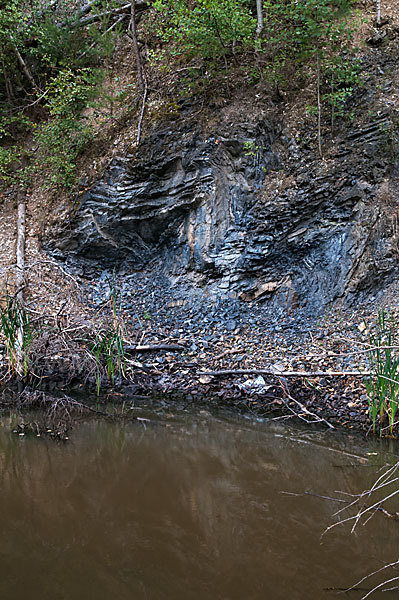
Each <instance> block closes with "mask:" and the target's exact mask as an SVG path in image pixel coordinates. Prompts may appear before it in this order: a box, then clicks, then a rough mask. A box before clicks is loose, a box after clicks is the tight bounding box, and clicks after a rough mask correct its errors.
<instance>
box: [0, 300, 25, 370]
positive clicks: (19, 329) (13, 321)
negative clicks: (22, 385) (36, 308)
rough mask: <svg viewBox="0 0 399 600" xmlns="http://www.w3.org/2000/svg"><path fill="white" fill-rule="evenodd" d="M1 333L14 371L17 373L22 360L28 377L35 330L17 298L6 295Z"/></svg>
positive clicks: (1, 312) (0, 320)
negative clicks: (19, 362)
mask: <svg viewBox="0 0 399 600" xmlns="http://www.w3.org/2000/svg"><path fill="white" fill-rule="evenodd" d="M0 331H1V333H2V334H3V337H4V342H5V347H6V353H7V356H8V360H9V362H10V366H11V369H12V371H17V368H18V360H19V359H22V367H23V375H25V376H26V375H27V373H28V370H29V348H30V346H31V343H32V340H33V330H32V327H31V323H30V319H29V315H28V313H27V312H26V310H25V309H24V308H23V307H21V305H20V303H19V302H18V300H17V299H16V298H15V297H12V296H9V295H6V297H5V299H4V304H3V306H1V307H0ZM20 333H22V335H20Z"/></svg>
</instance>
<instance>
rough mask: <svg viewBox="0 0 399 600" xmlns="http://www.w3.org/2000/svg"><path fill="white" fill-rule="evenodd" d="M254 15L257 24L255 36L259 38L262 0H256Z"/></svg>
mask: <svg viewBox="0 0 399 600" xmlns="http://www.w3.org/2000/svg"><path fill="white" fill-rule="evenodd" d="M256 15H257V19H258V24H257V26H256V37H257V38H259V37H260V35H261V33H262V31H263V6H262V0H256Z"/></svg>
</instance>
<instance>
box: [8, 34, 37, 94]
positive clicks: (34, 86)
mask: <svg viewBox="0 0 399 600" xmlns="http://www.w3.org/2000/svg"><path fill="white" fill-rule="evenodd" d="M13 48H14V52H15V54H16V56H17V58H18V62H19V64H20V65H21V67H22V70H23V72H24V73H25V75H26V77H27V78H28V79H29V81H30V83H31V85H32V87H33V89H34V90H36V91H37V92H40V88H39V86H38V85H37V83H36V81H35V80H34V78H33V75H32V73H31V72H30V70H29V67H28V65H27V64H26V62H25V61H24V59H23V58H22V54H21V53H20V51H19V50H18V48H17V47H16V46H15V45H14V46H13Z"/></svg>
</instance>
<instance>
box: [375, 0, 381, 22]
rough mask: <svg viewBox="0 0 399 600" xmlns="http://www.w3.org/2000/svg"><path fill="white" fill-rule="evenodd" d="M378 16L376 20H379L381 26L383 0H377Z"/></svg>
mask: <svg viewBox="0 0 399 600" xmlns="http://www.w3.org/2000/svg"><path fill="white" fill-rule="evenodd" d="M376 8H377V18H376V22H377V27H379V26H380V25H381V0H377V6H376Z"/></svg>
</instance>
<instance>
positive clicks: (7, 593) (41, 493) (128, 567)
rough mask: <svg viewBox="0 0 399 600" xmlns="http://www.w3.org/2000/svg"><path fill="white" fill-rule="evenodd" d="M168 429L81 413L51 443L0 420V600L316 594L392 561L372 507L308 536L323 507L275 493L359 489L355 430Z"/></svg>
mask: <svg viewBox="0 0 399 600" xmlns="http://www.w3.org/2000/svg"><path fill="white" fill-rule="evenodd" d="M169 425H170V426H169V427H155V428H152V427H149V428H147V429H144V428H143V427H141V426H136V425H130V426H126V427H120V426H117V425H115V424H114V425H112V424H109V423H104V422H103V423H95V422H92V423H89V424H85V425H82V426H81V427H79V428H78V429H77V430H75V431H74V433H73V436H72V440H71V442H70V443H69V444H68V445H57V444H55V443H51V442H46V441H44V440H38V439H36V438H31V439H29V438H27V437H25V438H19V437H18V436H13V435H11V434H10V433H9V428H8V425H7V424H6V423H4V422H3V424H2V429H1V430H0V482H1V495H0V515H1V517H0V532H1V536H0V575H1V576H0V597H1V598H7V599H15V600H20V599H22V598H23V597H25V596H26V595H27V594H28V595H29V597H30V598H31V599H33V600H36V599H39V598H40V599H41V600H45V599H47V598H48V599H50V598H51V599H52V600H54V599H55V600H58V599H64V598H65V599H67V600H75V599H76V600H82V599H89V598H96V599H97V600H101V599H104V600H111V599H112V600H114V599H118V600H124V599H128V598H129V599H138V600H140V599H151V600H162V599H168V600H172V599H173V600H180V599H181V600H183V599H184V600H190V599H193V600H194V599H195V600H197V599H198V600H199V599H201V600H208V599H212V600H213V599H226V600H235V599H237V600H238V599H239V600H243V599H253V600H258V599H263V598H273V599H286V598H290V599H293V598H298V599H308V598H324V597H326V598H327V597H330V596H331V593H330V592H328V591H325V588H328V587H342V586H347V585H350V584H351V583H353V582H355V581H356V580H357V579H358V578H360V577H361V576H362V575H364V574H365V573H367V572H368V571H369V570H373V569H375V568H376V566H379V565H381V564H382V562H381V561H383V560H387V561H389V560H392V559H393V558H396V554H397V532H396V531H395V528H393V527H392V524H391V523H390V522H388V521H387V520H385V519H384V518H382V517H380V515H377V516H376V517H375V518H374V519H373V520H372V521H371V523H370V524H369V526H368V527H367V530H366V529H360V530H359V534H358V535H357V536H356V537H355V536H350V535H349V533H348V530H347V529H344V528H336V529H334V530H333V531H332V532H331V533H329V534H328V535H327V536H326V537H325V538H323V540H322V541H321V540H320V534H321V533H322V531H323V530H324V528H325V527H327V526H328V525H329V524H330V523H331V514H332V512H333V511H334V508H335V506H334V505H332V504H331V503H330V502H327V501H323V500H321V499H319V498H316V497H311V496H305V497H301V496H299V497H292V496H287V495H282V494H281V491H282V490H284V491H288V492H301V491H304V490H308V491H310V492H316V493H321V494H325V495H330V496H332V495H334V490H337V489H343V490H346V491H348V492H353V493H354V492H357V491H359V490H361V489H363V488H365V487H366V486H367V484H368V483H370V481H371V480H372V478H373V477H374V474H375V470H376V469H375V468H370V465H369V462H368V459H367V458H365V457H366V456H367V452H368V451H370V450H374V448H370V447H369V446H367V445H366V444H365V443H363V442H362V441H361V440H359V439H357V438H355V437H354V438H350V437H349V436H346V437H342V436H338V435H337V434H325V435H321V434H320V433H315V432H306V431H304V430H296V429H287V428H285V427H284V426H282V425H279V426H276V425H275V424H274V425H267V424H261V423H250V422H248V423H245V422H244V423H243V422H242V421H234V420H232V421H226V420H220V419H219V420H218V419H213V418H202V419H198V418H197V417H194V416H193V417H187V418H186V419H185V420H184V421H183V420H181V419H180V420H179V419H176V421H175V422H171V423H170V424H169ZM377 451H378V452H379V455H378V456H377V457H373V460H376V461H379V460H381V459H380V456H381V452H380V448H377ZM360 596H361V594H359V593H354V594H353V595H352V596H351V597H354V598H360ZM385 596H386V594H385V595H384V597H385ZM376 597H378V595H377V596H376Z"/></svg>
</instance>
